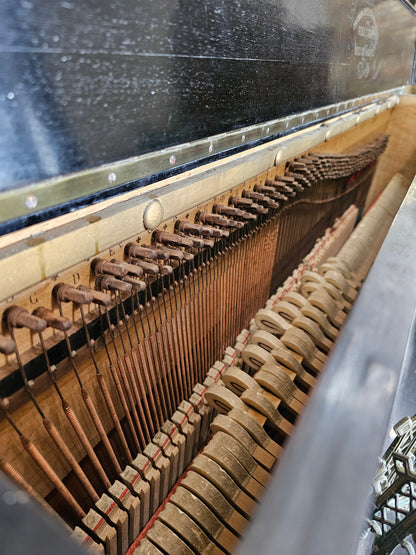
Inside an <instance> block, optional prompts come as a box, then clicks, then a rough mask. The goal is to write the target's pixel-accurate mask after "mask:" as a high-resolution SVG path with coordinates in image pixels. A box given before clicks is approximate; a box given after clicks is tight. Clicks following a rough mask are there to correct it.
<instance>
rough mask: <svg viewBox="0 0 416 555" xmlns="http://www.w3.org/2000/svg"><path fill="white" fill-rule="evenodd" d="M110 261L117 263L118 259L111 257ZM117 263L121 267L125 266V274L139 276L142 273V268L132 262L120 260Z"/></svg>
mask: <svg viewBox="0 0 416 555" xmlns="http://www.w3.org/2000/svg"><path fill="white" fill-rule="evenodd" d="M111 262H112V263H117V262H118V261H117V260H114V259H112V260H111ZM118 264H119V265H120V266H121V267H122V268H125V269H126V270H127V275H128V274H131V275H133V276H136V277H141V276H142V275H143V270H142V268H140V267H139V266H136V265H134V264H129V263H128V262H124V260H123V261H121V262H118ZM122 277H123V276H122Z"/></svg>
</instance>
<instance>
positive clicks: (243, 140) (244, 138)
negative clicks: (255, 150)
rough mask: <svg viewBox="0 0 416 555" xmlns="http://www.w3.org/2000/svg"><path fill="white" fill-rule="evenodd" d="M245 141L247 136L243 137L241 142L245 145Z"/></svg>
mask: <svg viewBox="0 0 416 555" xmlns="http://www.w3.org/2000/svg"><path fill="white" fill-rule="evenodd" d="M245 140H246V136H245V135H243V136H242V137H241V142H242V143H244V142H245Z"/></svg>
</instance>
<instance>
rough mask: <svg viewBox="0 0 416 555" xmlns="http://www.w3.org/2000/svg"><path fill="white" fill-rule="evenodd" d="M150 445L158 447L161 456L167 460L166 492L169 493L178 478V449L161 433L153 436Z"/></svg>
mask: <svg viewBox="0 0 416 555" xmlns="http://www.w3.org/2000/svg"><path fill="white" fill-rule="evenodd" d="M152 443H154V444H155V445H156V446H157V447H159V449H160V450H161V451H162V453H163V455H164V456H165V457H166V458H167V459H168V460H169V467H170V468H169V480H168V491H170V490H171V489H172V488H173V486H174V485H175V483H176V481H177V479H178V477H179V449H178V448H177V447H176V445H173V443H172V441H171V439H170V437H169V436H168V435H166V434H164V433H163V432H162V431H159V432H157V433H156V434H155V436H154V438H153V439H152Z"/></svg>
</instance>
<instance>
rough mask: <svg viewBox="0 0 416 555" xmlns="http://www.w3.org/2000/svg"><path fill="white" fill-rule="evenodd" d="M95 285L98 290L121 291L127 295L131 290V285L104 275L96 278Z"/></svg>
mask: <svg viewBox="0 0 416 555" xmlns="http://www.w3.org/2000/svg"><path fill="white" fill-rule="evenodd" d="M96 284H97V288H98V289H109V290H110V291H121V292H122V293H129V292H130V291H131V290H132V285H131V283H128V282H126V281H121V279H117V278H115V277H113V276H108V275H104V274H101V275H98V276H97V277H96Z"/></svg>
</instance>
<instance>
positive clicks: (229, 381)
mask: <svg viewBox="0 0 416 555" xmlns="http://www.w3.org/2000/svg"><path fill="white" fill-rule="evenodd" d="M222 381H223V382H224V383H225V387H226V388H227V389H229V390H230V391H232V392H233V393H235V394H236V395H238V396H239V397H240V395H241V394H242V393H243V392H244V391H245V390H246V389H250V388H253V389H257V390H258V391H259V393H260V392H261V388H260V386H259V385H258V383H257V382H256V381H255V380H254V379H253V378H252V377H251V376H249V375H248V374H247V373H246V372H243V370H241V369H240V368H237V367H236V366H230V367H229V368H227V370H226V371H225V372H224V373H223V375H222Z"/></svg>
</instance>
